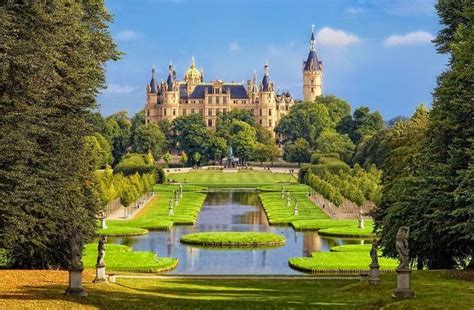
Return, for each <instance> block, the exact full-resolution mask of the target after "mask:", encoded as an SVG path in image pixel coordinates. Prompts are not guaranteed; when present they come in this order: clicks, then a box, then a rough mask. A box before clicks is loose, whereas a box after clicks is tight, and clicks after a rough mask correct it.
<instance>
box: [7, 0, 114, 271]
mask: <svg viewBox="0 0 474 310" xmlns="http://www.w3.org/2000/svg"><path fill="white" fill-rule="evenodd" d="M0 20H1V31H0V42H2V52H1V54H2V56H1V57H2V61H1V64H0V67H1V69H0V72H1V76H2V87H1V88H2V91H1V93H2V99H1V100H2V102H1V104H0V123H1V124H2V125H1V127H2V128H1V132H2V134H1V135H0V175H1V177H0V179H1V180H0V183H1V190H0V201H1V202H2V203H1V214H2V216H1V217H0V247H2V248H6V249H7V253H8V259H9V260H10V262H11V264H12V266H13V267H15V268H43V269H47V268H68V267H69V266H70V259H71V257H72V256H73V254H74V253H73V251H74V249H75V248H76V246H77V247H78V248H79V249H80V248H82V245H83V244H84V243H85V242H87V240H89V239H90V238H91V237H92V235H93V233H94V230H95V218H94V217H95V213H96V211H97V209H98V207H99V202H98V199H97V198H96V197H95V196H94V190H93V188H92V180H93V167H91V166H90V162H89V159H88V156H89V154H88V153H87V151H86V148H85V146H84V143H83V141H84V138H85V137H86V136H89V135H91V134H92V132H91V130H90V129H91V125H90V119H91V113H92V111H93V110H94V109H95V108H96V107H97V105H96V100H95V98H96V95H97V94H98V93H99V92H100V89H101V88H103V86H105V76H104V64H105V63H106V62H107V61H109V60H116V59H117V58H118V57H119V53H118V52H117V51H116V47H115V44H114V43H113V41H112V38H111V36H110V33H109V30H108V24H109V23H110V21H111V20H112V18H111V15H110V14H109V13H108V12H107V10H106V8H105V6H104V3H103V1H81V2H74V1H65V0H57V1H47V2H44V1H40V2H38V1H16V0H13V1H7V2H5V1H3V2H2V9H1V10H0ZM71 244H73V245H75V246H71Z"/></svg>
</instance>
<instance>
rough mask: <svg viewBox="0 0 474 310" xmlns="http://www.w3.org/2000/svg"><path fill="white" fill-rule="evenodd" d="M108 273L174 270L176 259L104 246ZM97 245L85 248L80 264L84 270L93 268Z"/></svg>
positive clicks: (108, 245) (120, 246)
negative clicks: (81, 263)
mask: <svg viewBox="0 0 474 310" xmlns="http://www.w3.org/2000/svg"><path fill="white" fill-rule="evenodd" d="M105 253H106V262H107V270H108V271H128V272H161V271H166V270H170V269H173V268H176V266H177V265H178V259H176V258H173V257H157V256H156V254H155V253H153V252H149V251H133V250H132V248H130V247H128V246H126V245H120V244H106V245H105ZM96 259H97V244H95V243H91V244H88V245H86V246H85V249H84V254H83V257H82V262H83V263H84V267H85V268H95V264H96Z"/></svg>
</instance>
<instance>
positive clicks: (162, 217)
mask: <svg viewBox="0 0 474 310" xmlns="http://www.w3.org/2000/svg"><path fill="white" fill-rule="evenodd" d="M154 188H155V190H156V191H157V193H156V195H155V197H154V198H153V199H152V200H151V201H150V202H149V203H148V204H147V205H146V206H145V207H144V208H143V209H142V210H140V211H139V213H138V214H137V215H136V216H135V218H134V219H131V220H108V221H107V226H108V228H107V229H99V230H98V232H97V233H98V234H99V235H114V236H118V235H132V234H139V233H140V234H143V233H146V232H147V230H169V229H171V227H172V226H173V225H174V224H183V225H192V224H194V223H195V221H196V219H197V216H198V215H199V212H200V210H201V208H202V205H203V203H204V200H205V198H206V194H203V193H197V192H194V191H189V192H188V191H185V190H184V188H183V198H181V199H180V200H179V204H178V206H175V207H174V208H173V215H168V213H169V212H168V206H169V200H170V199H171V198H172V197H174V195H173V191H174V190H175V189H178V188H179V186H178V185H155V187H154ZM194 189H196V188H194ZM199 189H201V188H199Z"/></svg>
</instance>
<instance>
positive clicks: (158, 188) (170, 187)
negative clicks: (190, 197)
mask: <svg viewBox="0 0 474 310" xmlns="http://www.w3.org/2000/svg"><path fill="white" fill-rule="evenodd" d="M182 186H183V192H200V191H205V190H206V189H207V187H204V186H198V185H191V184H182ZM179 188H180V187H179V184H171V183H170V184H155V186H153V191H154V192H174V191H175V190H179Z"/></svg>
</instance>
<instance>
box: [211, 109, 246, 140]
mask: <svg viewBox="0 0 474 310" xmlns="http://www.w3.org/2000/svg"><path fill="white" fill-rule="evenodd" d="M234 120H238V121H242V122H245V123H247V124H249V125H250V126H251V127H255V119H254V118H253V115H252V113H251V112H250V110H245V109H232V110H231V111H230V112H228V113H226V114H220V115H219V117H218V118H217V124H216V132H217V135H218V136H219V137H222V138H224V139H225V140H226V141H228V140H229V139H230V135H231V130H232V126H233V125H232V122H233V121H234Z"/></svg>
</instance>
